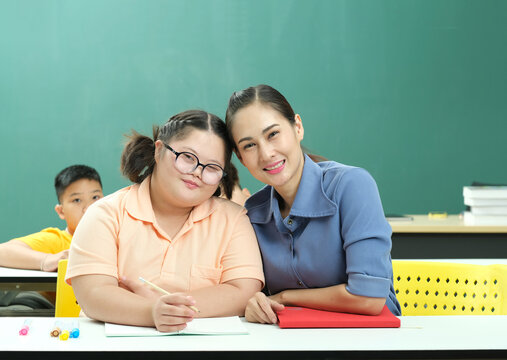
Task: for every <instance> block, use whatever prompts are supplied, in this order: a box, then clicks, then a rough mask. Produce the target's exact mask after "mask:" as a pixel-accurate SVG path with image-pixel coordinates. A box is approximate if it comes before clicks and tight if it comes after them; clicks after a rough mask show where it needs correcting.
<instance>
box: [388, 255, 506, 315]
mask: <svg viewBox="0 0 507 360" xmlns="http://www.w3.org/2000/svg"><path fill="white" fill-rule="evenodd" d="M393 280H394V290H395V292H396V297H397V298H398V301H399V302H400V305H401V313H402V315H507V265H470V264H460V263H445V262H432V261H411V260H393Z"/></svg>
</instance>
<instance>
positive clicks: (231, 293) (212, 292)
mask: <svg viewBox="0 0 507 360" xmlns="http://www.w3.org/2000/svg"><path fill="white" fill-rule="evenodd" d="M261 288H262V282H261V281H260V280H257V279H236V280H231V281H228V282H225V283H223V284H219V285H215V286H211V287H207V288H202V289H198V290H194V291H191V292H190V293H189V295H191V296H192V298H194V299H195V301H196V305H195V306H196V307H197V308H198V309H199V311H200V313H199V314H198V315H197V316H199V317H216V316H234V315H238V316H243V315H244V314H245V307H246V304H247V302H248V299H250V298H251V297H252V296H253V295H254V294H255V293H256V292H258V291H260V290H261Z"/></svg>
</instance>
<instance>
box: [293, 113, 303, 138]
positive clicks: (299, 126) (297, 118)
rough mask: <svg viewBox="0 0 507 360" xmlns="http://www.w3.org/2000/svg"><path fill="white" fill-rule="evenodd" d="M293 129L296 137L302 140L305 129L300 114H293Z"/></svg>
mask: <svg viewBox="0 0 507 360" xmlns="http://www.w3.org/2000/svg"><path fill="white" fill-rule="evenodd" d="M294 120H295V123H294V129H295V130H296V137H297V139H298V140H299V141H302V140H303V137H304V135H305V129H304V127H303V120H301V116H299V114H296V115H295V116H294Z"/></svg>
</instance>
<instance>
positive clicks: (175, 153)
mask: <svg viewBox="0 0 507 360" xmlns="http://www.w3.org/2000/svg"><path fill="white" fill-rule="evenodd" d="M162 144H164V146H165V147H166V148H167V149H168V150H170V151H171V152H172V153H173V154H174V155H176V158H175V159H174V162H175V163H176V160H178V157H179V156H180V155H181V154H188V155H190V156H193V157H195V159H196V160H197V164H196V165H195V167H194V168H193V169H192V171H190V172H188V173H187V174H191V173H193V172H194V171H195V169H197V168H198V167H199V166H202V171H203V172H204V169H206V166H216V167H219V168H220V170H222V177H221V178H220V180H219V181H218V183H220V181H222V179H223V178H224V177H225V176H226V175H227V173H226V172H225V170H224V168H223V167H221V166H220V165H218V164H203V163H201V162H200V161H199V157H198V156H197V155H196V154H194V153H191V152H188V151H181V152H178V151H176V150H174V149H173V148H172V147H170V146H169V145H167V144H166V143H165V142H162Z"/></svg>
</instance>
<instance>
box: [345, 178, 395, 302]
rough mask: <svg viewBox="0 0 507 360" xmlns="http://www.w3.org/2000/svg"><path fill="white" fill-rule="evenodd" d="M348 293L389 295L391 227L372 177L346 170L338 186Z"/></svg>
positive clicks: (376, 295)
mask: <svg viewBox="0 0 507 360" xmlns="http://www.w3.org/2000/svg"><path fill="white" fill-rule="evenodd" d="M336 196H337V200H338V206H339V212H340V222H341V235H342V239H343V249H344V251H345V256H346V264H347V265H346V271H347V276H348V281H347V290H348V291H349V292H350V293H352V294H355V295H361V296H368V297H385V298H387V297H388V296H389V291H390V286H391V281H392V280H391V278H392V264H391V233H392V230H391V226H390V225H389V223H388V222H387V220H386V218H385V215H384V210H383V208H382V202H381V200H380V195H379V192H378V189H377V184H376V183H375V180H374V179H373V177H372V176H371V175H370V174H369V173H368V172H367V171H366V170H364V169H361V168H354V169H351V170H349V171H347V172H346V173H345V174H344V175H343V176H342V177H341V179H340V184H339V186H338V187H337V193H336Z"/></svg>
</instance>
